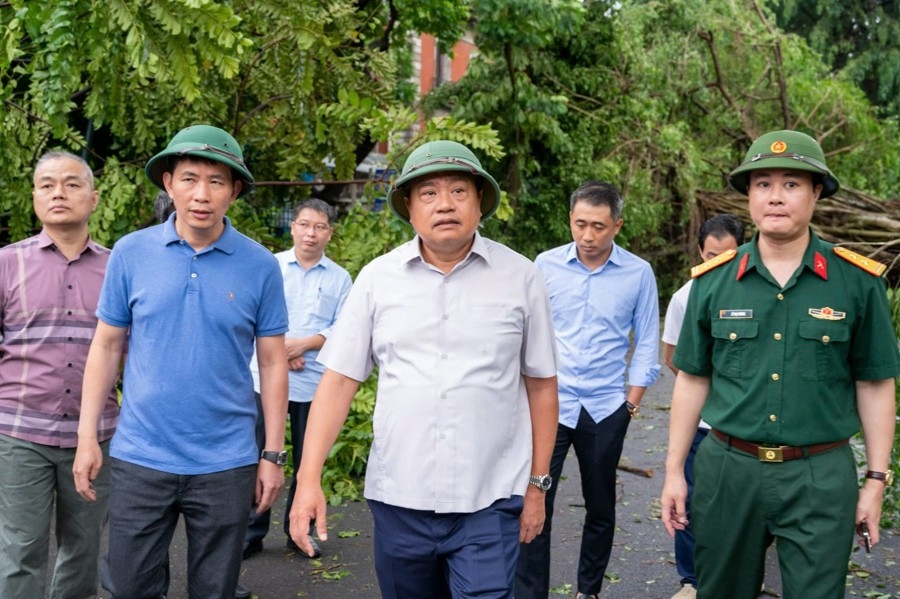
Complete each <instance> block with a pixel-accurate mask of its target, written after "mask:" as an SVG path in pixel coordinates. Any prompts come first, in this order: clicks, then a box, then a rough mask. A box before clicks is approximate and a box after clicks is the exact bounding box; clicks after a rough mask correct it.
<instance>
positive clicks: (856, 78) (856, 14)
mask: <svg viewBox="0 0 900 599" xmlns="http://www.w3.org/2000/svg"><path fill="white" fill-rule="evenodd" d="M767 4H768V5H770V6H771V9H772V11H773V13H774V14H775V17H776V20H777V23H778V25H779V26H780V27H781V28H782V29H784V30H785V31H789V32H792V33H796V34H797V35H801V36H803V37H804V38H805V39H806V40H807V41H808V42H809V44H810V46H811V47H812V48H814V49H815V50H816V51H817V52H819V53H820V54H821V55H822V57H823V59H824V60H825V62H826V63H827V64H828V65H830V67H831V68H832V70H833V71H834V72H835V73H841V74H842V75H845V76H846V77H848V78H849V80H850V81H853V83H854V84H856V85H857V86H858V87H859V88H860V89H862V90H863V91H864V92H865V94H866V96H867V97H868V98H869V100H870V101H871V102H872V103H873V104H875V105H876V106H880V107H882V109H883V111H884V113H885V114H886V115H890V116H893V117H895V118H896V117H900V46H898V45H897V40H898V39H900V4H898V3H897V2H884V1H880V0H874V1H873V0H816V1H814V2H811V1H809V0H770V1H769V2H767Z"/></svg>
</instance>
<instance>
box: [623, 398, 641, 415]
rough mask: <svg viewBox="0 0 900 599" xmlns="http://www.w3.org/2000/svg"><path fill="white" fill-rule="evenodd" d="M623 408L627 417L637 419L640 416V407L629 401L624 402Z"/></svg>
mask: <svg viewBox="0 0 900 599" xmlns="http://www.w3.org/2000/svg"><path fill="white" fill-rule="evenodd" d="M625 408H626V409H627V410H628V415H629V416H631V417H632V418H637V417H638V416H640V415H641V406H636V405H634V404H633V403H631V402H630V401H627V400H626V401H625Z"/></svg>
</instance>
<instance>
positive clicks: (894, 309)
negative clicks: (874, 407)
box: [881, 287, 900, 528]
mask: <svg viewBox="0 0 900 599" xmlns="http://www.w3.org/2000/svg"><path fill="white" fill-rule="evenodd" d="M888 301H889V302H890V306H891V317H892V318H893V321H894V335H896V336H897V337H898V338H900V287H895V288H893V289H888ZM895 384H897V381H895ZM894 395H895V399H896V402H897V410H898V412H897V415H898V418H897V420H898V421H900V385H898V386H897V387H895V389H894ZM891 470H892V471H893V472H894V481H900V426H898V427H897V428H896V429H895V430H894V447H893V449H892V451H891ZM897 489H898V483H897V482H895V483H894V485H893V486H890V487H886V488H885V491H884V506H883V511H882V513H881V526H882V527H883V528H896V527H897V526H900V491H898V490H897Z"/></svg>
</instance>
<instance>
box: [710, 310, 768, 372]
mask: <svg viewBox="0 0 900 599" xmlns="http://www.w3.org/2000/svg"><path fill="white" fill-rule="evenodd" d="M758 335H759V322H757V321H755V320H724V319H723V320H714V321H713V322H712V336H713V339H714V342H715V346H714V348H713V368H715V370H716V371H717V372H719V373H721V374H722V375H723V376H725V377H728V378H731V379H749V378H750V377H752V376H753V372H754V370H755V368H754V366H755V362H756V361H755V359H754V351H753V349H754V347H755V345H756V343H755V340H756V337H757V336H758Z"/></svg>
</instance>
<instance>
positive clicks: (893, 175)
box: [427, 0, 900, 284]
mask: <svg viewBox="0 0 900 599" xmlns="http://www.w3.org/2000/svg"><path fill="white" fill-rule="evenodd" d="M509 4H512V5H514V6H516V7H519V8H520V9H521V10H523V11H525V10H527V9H526V8H525V7H526V6H529V5H530V6H531V7H532V8H533V7H536V6H538V5H541V4H544V3H542V2H541V1H540V0H517V1H516V2H513V3H504V2H490V1H484V2H478V3H476V5H475V8H474V13H475V18H476V22H477V23H478V24H477V26H476V34H477V35H476V43H477V45H478V46H479V48H480V49H481V56H480V58H479V59H478V60H477V62H475V64H473V65H472V69H471V71H470V73H469V74H468V75H467V76H466V77H465V78H464V79H463V80H461V81H460V82H459V83H457V84H455V85H452V86H445V87H442V88H440V89H438V90H437V91H435V92H434V94H433V95H432V97H431V98H429V100H428V102H427V106H428V107H429V108H430V109H438V108H443V109H449V110H450V112H451V114H452V115H454V116H456V117H458V118H465V119H469V120H473V121H475V122H492V123H493V125H494V127H495V128H496V129H497V130H498V132H499V134H500V139H501V141H502V143H503V145H504V147H505V148H506V151H507V157H506V158H505V159H504V160H503V161H502V162H500V163H498V164H497V170H498V172H501V173H504V174H505V178H506V181H505V185H504V187H505V188H506V189H508V190H509V193H510V202H511V204H512V205H513V207H514V208H515V211H514V215H513V217H512V218H511V219H510V220H509V221H508V222H505V223H502V222H501V223H493V224H492V225H491V226H492V227H494V231H493V232H494V233H495V235H496V236H498V237H501V238H505V239H509V240H511V243H512V245H513V246H514V247H516V248H517V249H519V250H520V251H523V252H525V253H527V254H529V255H534V254H535V253H537V252H538V251H541V250H542V249H546V248H548V247H552V246H553V245H557V244H559V243H563V242H565V241H567V240H569V234H568V230H567V218H566V213H567V210H568V203H567V198H568V195H569V193H571V191H572V190H573V189H574V187H575V186H576V185H577V184H578V183H580V182H581V181H583V180H584V179H591V178H592V179H605V180H609V181H612V182H614V183H616V184H618V185H619V186H620V187H621V188H622V189H623V192H624V194H625V197H626V203H625V228H624V229H623V233H622V234H621V236H620V240H621V242H622V243H623V244H625V245H627V246H630V247H631V248H632V249H634V250H636V251H638V252H639V253H641V254H642V255H644V256H645V257H648V258H649V259H650V260H651V262H653V263H654V265H655V266H656V267H657V272H661V273H668V272H678V269H679V267H681V266H683V263H684V261H685V260H690V259H692V255H691V252H690V251H689V248H690V247H691V246H690V245H680V244H678V243H677V242H678V241H679V240H682V239H684V235H683V232H684V228H685V223H686V222H687V219H688V217H689V211H690V208H691V206H693V205H694V204H695V202H696V193H697V191H698V190H702V189H713V190H722V189H725V187H726V180H725V175H726V174H727V173H728V172H729V171H730V170H731V169H732V168H733V167H734V166H736V165H737V164H738V163H740V161H741V160H742V159H743V157H744V154H745V152H746V150H747V148H748V147H749V145H750V143H751V142H752V140H753V139H754V138H756V137H757V136H759V135H760V134H762V133H764V132H766V131H769V130H775V129H780V128H796V129H800V130H803V131H805V132H807V133H810V134H811V135H813V136H814V137H815V138H816V139H818V140H819V142H820V143H821V144H822V146H823V148H824V149H825V151H826V154H827V159H828V163H829V166H830V167H831V168H832V169H833V170H834V171H835V172H836V173H838V175H839V177H840V178H841V181H842V183H843V184H844V185H846V186H850V187H855V188H858V189H862V190H866V191H868V192H871V193H874V194H875V195H882V196H884V195H891V194H896V190H897V189H900V168H898V167H900V147H898V143H897V139H898V136H897V127H896V123H894V122H892V121H889V120H882V119H879V118H878V114H877V110H876V109H875V108H874V107H873V106H872V105H871V104H870V103H869V101H868V100H867V98H866V97H865V95H864V94H863V93H862V91H861V90H860V89H859V88H858V87H857V86H856V85H854V83H853V82H852V81H850V80H849V78H848V77H847V76H845V75H843V74H834V73H832V72H831V70H830V68H829V67H828V65H827V64H826V63H825V62H824V61H823V60H822V58H821V57H820V56H819V55H818V54H817V53H816V52H815V51H813V50H812V49H811V48H810V46H809V45H808V44H807V43H806V42H805V40H803V39H801V38H799V37H797V36H795V35H789V34H785V33H784V32H782V31H781V30H780V29H778V28H777V26H776V25H775V20H774V17H773V15H772V13H771V12H769V10H768V9H767V8H766V6H765V5H763V4H761V3H759V2H756V1H737V0H711V1H709V2H703V3H699V2H695V1H692V0H669V1H666V2H661V1H652V0H651V1H634V0H633V1H624V2H617V3H610V2H605V1H599V0H595V1H592V2H583V3H582V2H556V3H553V4H552V8H553V10H554V11H555V14H554V15H552V16H549V17H545V18H544V19H543V20H542V21H541V22H540V23H538V24H535V23H534V22H533V21H528V20H526V19H524V18H514V19H505V18H503V17H502V13H503V12H504V11H508V10H509ZM497 23H502V25H496V24H497ZM541 25H543V26H545V27H546V28H545V29H543V30H540V31H539V32H538V33H537V34H536V33H535V28H536V27H540V26H541ZM515 28H519V29H522V32H521V33H517V32H516V31H510V29H515ZM514 40H515V41H514ZM518 40H528V42H527V43H522V42H521V41H518ZM673 244H674V245H673ZM673 284H674V283H673Z"/></svg>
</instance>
